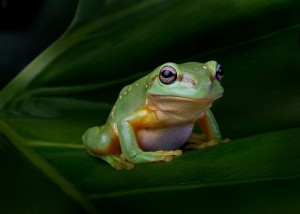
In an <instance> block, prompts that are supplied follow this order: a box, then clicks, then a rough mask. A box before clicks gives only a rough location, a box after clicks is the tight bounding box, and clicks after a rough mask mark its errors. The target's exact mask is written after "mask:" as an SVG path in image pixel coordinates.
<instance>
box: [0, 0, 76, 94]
mask: <svg viewBox="0 0 300 214" xmlns="http://www.w3.org/2000/svg"><path fill="white" fill-rule="evenodd" d="M77 3H78V1H77V0H64V1H55V0H28V1H19V0H0V56H1V57H0V89H2V88H3V87H4V86H5V85H6V84H7V83H8V82H9V81H10V80H11V79H12V78H13V77H15V76H16V74H17V73H18V72H20V71H21V70H22V69H23V68H24V67H25V66H26V65H27V64H28V63H29V62H30V61H31V60H33V59H34V58H35V57H36V56H37V55H38V54H39V53H40V52H41V51H43V50H44V49H45V48H46V47H47V46H49V45H50V44H51V43H52V42H53V41H54V40H55V39H57V38H58V37H59V36H60V35H61V34H62V33H63V32H64V31H65V30H66V28H67V27H68V25H69V24H70V22H71V21H72V18H73V16H74V13H75V11H76V6H77Z"/></svg>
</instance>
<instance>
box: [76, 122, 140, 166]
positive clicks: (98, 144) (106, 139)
mask: <svg viewBox="0 0 300 214" xmlns="http://www.w3.org/2000/svg"><path fill="white" fill-rule="evenodd" d="M82 141H83V143H84V145H85V148H86V150H87V151H88V153H89V154H91V155H92V156H94V157H97V158H101V159H103V160H104V161H106V162H107V163H109V164H110V165H111V166H112V167H114V168H115V169H118V170H119V169H132V168H133V167H134V165H133V164H131V163H128V162H127V161H125V160H123V159H121V158H120V157H121V148H120V144H119V141H118V138H117V136H116V134H115V132H114V130H113V129H112V128H111V127H110V126H108V125H104V126H101V127H92V128H90V129H88V130H87V131H86V132H85V133H84V135H83V136H82Z"/></svg>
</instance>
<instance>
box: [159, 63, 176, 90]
mask: <svg viewBox="0 0 300 214" xmlns="http://www.w3.org/2000/svg"><path fill="white" fill-rule="evenodd" d="M159 79H160V81H161V82H162V83H163V84H166V85H169V84H171V83H173V82H174V81H175V80H176V79H177V72H176V69H175V68H173V67H172V66H164V67H162V68H161V69H160V72H159Z"/></svg>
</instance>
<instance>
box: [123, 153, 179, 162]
mask: <svg viewBox="0 0 300 214" xmlns="http://www.w3.org/2000/svg"><path fill="white" fill-rule="evenodd" d="M181 154H182V151H181V150H171V151H155V152H141V153H139V154H137V155H135V156H133V157H127V158H126V159H128V160H129V161H130V162H132V163H147V162H160V161H165V162H169V161H171V160H172V159H173V157H176V156H180V155H181Z"/></svg>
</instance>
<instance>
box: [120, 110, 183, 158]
mask: <svg viewBox="0 0 300 214" xmlns="http://www.w3.org/2000/svg"><path fill="white" fill-rule="evenodd" d="M155 123H159V121H158V120H157V118H156V115H155V113H154V112H153V111H151V110H140V111H137V112H135V113H134V114H133V115H131V116H128V117H126V118H124V119H123V120H121V121H120V122H118V124H117V128H118V134H119V140H120V145H121V149H122V154H123V156H124V157H125V159H126V160H128V161H129V162H131V163H146V162H158V161H171V160H172V158H173V157H174V156H179V155H181V153H182V152H181V150H170V151H153V152H145V151H143V150H141V149H140V147H139V144H138V141H137V137H136V133H135V131H136V129H138V128H140V127H146V126H147V127H149V126H155Z"/></svg>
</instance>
